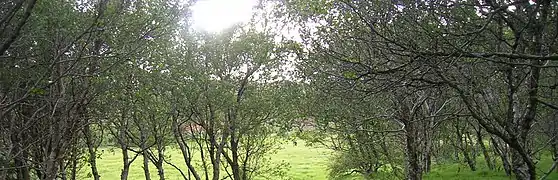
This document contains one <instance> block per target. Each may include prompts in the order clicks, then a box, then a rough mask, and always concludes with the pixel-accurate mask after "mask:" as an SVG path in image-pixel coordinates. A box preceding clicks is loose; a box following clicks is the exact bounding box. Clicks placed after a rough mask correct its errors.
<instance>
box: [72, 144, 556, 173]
mask: <svg viewBox="0 0 558 180" xmlns="http://www.w3.org/2000/svg"><path fill="white" fill-rule="evenodd" d="M102 151H103V154H102V155H101V156H100V159H99V160H98V165H99V167H98V168H99V173H100V174H101V179H119V178H120V177H119V176H120V171H121V168H122V165H121V156H120V152H119V151H118V150H117V149H110V148H103V149H102ZM168 154H169V155H170V159H171V162H173V163H174V164H176V165H177V166H179V167H180V168H182V169H184V170H185V169H186V168H185V166H184V165H183V163H181V162H182V161H181V160H182V157H181V155H180V152H179V151H178V150H177V149H170V150H169V151H168ZM330 157H331V151H329V150H327V149H324V148H315V147H306V146H304V144H300V143H299V144H298V146H295V145H293V144H290V143H287V144H285V145H284V148H283V149H282V150H280V151H278V153H277V154H275V155H273V156H272V157H271V159H272V161H273V162H274V163H281V162H286V163H288V164H289V166H288V167H287V168H288V170H287V171H286V173H287V174H286V175H287V176H288V177H290V178H291V179H293V180H321V179H324V180H325V179H328V177H327V174H328V173H327V166H328V163H329V159H330ZM543 157H546V158H542V159H541V161H540V162H539V163H538V165H539V167H540V168H539V169H540V171H539V172H538V173H539V174H542V173H543V172H542V171H543V170H544V171H546V169H548V167H550V165H551V164H552V160H551V158H549V156H543ZM141 160H142V159H141V157H138V159H137V160H136V161H135V162H134V163H133V164H132V167H131V170H130V174H129V178H128V179H131V180H135V179H144V175H143V169H142V167H141V164H142V162H141ZM477 166H478V168H479V170H477V171H474V172H473V171H470V170H469V169H468V168H467V166H465V165H464V164H458V163H456V164H444V165H436V166H434V167H433V169H432V172H431V173H429V174H427V175H425V177H424V179H425V180H442V179H458V180H474V179H491V180H509V179H512V178H511V177H508V176H505V174H504V172H503V171H502V170H500V171H489V170H487V168H486V166H485V165H484V161H482V159H480V157H479V163H477ZM88 168H89V167H87V166H85V167H83V169H82V174H81V178H80V179H88V178H87V173H88V172H89V169H88ZM150 168H151V169H150V170H151V176H152V179H158V178H157V171H156V169H155V167H153V166H150ZM165 173H166V177H167V179H169V180H174V179H182V177H181V175H180V173H179V172H178V171H177V170H175V169H174V168H172V167H171V166H168V165H167V166H165ZM346 179H361V178H358V177H355V176H353V177H347V178H346ZM548 179H558V173H556V172H554V173H552V174H551V176H549V178H548Z"/></svg>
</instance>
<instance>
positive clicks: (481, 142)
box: [475, 127, 494, 170]
mask: <svg viewBox="0 0 558 180" xmlns="http://www.w3.org/2000/svg"><path fill="white" fill-rule="evenodd" d="M475 131H476V135H477V142H478V143H479V146H480V148H481V151H482V154H483V156H484V160H485V161H486V166H487V167H488V169H490V170H494V164H492V158H491V157H490V154H489V153H488V150H487V149H486V146H485V145H484V140H483V138H482V129H481V128H480V127H479V129H475Z"/></svg>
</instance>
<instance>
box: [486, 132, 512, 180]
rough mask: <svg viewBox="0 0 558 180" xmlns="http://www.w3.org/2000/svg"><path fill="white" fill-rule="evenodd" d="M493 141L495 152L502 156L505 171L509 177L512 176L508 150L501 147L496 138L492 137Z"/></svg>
mask: <svg viewBox="0 0 558 180" xmlns="http://www.w3.org/2000/svg"><path fill="white" fill-rule="evenodd" d="M490 139H491V141H492V145H493V146H494V150H495V151H496V153H498V155H499V156H500V159H501V160H502V166H503V167H504V171H505V172H506V175H507V176H510V175H511V164H510V162H509V160H508V159H509V157H508V153H507V150H506V149H505V148H504V147H502V146H500V144H499V142H498V141H497V140H496V139H494V137H490Z"/></svg>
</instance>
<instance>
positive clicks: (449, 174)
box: [424, 155, 558, 180]
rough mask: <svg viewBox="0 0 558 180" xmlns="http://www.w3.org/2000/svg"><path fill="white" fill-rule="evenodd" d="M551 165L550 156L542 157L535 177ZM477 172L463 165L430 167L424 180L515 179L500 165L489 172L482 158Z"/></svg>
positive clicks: (554, 174)
mask: <svg viewBox="0 0 558 180" xmlns="http://www.w3.org/2000/svg"><path fill="white" fill-rule="evenodd" d="M551 165H552V158H551V156H550V155H543V156H542V158H541V161H540V162H539V163H537V175H539V176H541V175H543V174H544V173H545V172H546V171H547V170H548V168H550V166H551ZM476 167H477V170H476V171H471V169H470V168H469V166H467V165H466V164H465V163H461V164H460V163H453V164H439V165H434V166H433V167H432V171H430V173H428V174H425V175H424V179H425V180H443V179H452V180H476V179H490V180H510V179H515V177H514V176H506V173H505V172H504V169H503V167H502V166H501V164H499V165H497V167H496V170H494V171H492V170H489V169H488V167H487V165H486V163H485V161H484V159H483V158H482V157H478V158H477V164H476ZM547 179H558V173H556V171H554V172H552V173H551V174H550V175H549V176H548V177H547Z"/></svg>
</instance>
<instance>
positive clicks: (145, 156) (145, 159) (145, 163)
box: [140, 130, 151, 180]
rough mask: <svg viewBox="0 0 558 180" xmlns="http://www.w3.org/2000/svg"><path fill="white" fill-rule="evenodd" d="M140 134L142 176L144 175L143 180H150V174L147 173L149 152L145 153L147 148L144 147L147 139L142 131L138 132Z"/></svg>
mask: <svg viewBox="0 0 558 180" xmlns="http://www.w3.org/2000/svg"><path fill="white" fill-rule="evenodd" d="M140 131H141V132H140V133H141V135H140V136H141V137H140V138H141V140H140V141H141V146H140V148H141V154H142V156H143V167H142V168H143V174H144V175H145V180H150V179H151V174H150V173H149V154H147V153H149V152H147V146H146V141H147V137H146V135H145V132H143V130H140Z"/></svg>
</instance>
